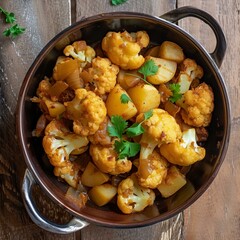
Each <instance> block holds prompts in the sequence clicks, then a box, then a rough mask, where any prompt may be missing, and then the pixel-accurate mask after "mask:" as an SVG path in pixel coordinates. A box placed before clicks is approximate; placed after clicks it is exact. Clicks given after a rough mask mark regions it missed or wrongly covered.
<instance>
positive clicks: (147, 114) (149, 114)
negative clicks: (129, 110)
mask: <svg viewBox="0 0 240 240" xmlns="http://www.w3.org/2000/svg"><path fill="white" fill-rule="evenodd" d="M143 115H144V121H145V120H148V119H149V118H150V117H151V116H152V115H153V110H152V109H150V110H148V111H147V112H145V113H144V114H143Z"/></svg>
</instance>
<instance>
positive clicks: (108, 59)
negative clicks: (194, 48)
mask: <svg viewBox="0 0 240 240" xmlns="http://www.w3.org/2000/svg"><path fill="white" fill-rule="evenodd" d="M203 75H204V72H203V68H202V67H201V66H199V65H198V63H197V62H196V61H195V60H194V59H190V58H188V56H185V53H184V51H183V49H182V48H181V46H179V45H178V44H176V43H174V42H171V41H164V42H162V43H161V44H159V45H152V44H151V43H150V38H149V35H148V33H147V32H146V31H138V32H134V33H129V32H127V31H123V32H108V33H107V34H106V35H105V36H104V38H103V39H102V41H101V43H100V44H96V45H95V46H90V45H88V43H87V42H86V41H85V40H82V39H81V40H79V41H75V42H73V43H72V44H69V45H67V46H65V47H64V49H63V53H62V56H59V57H58V59H57V61H56V64H55V66H54V68H53V71H52V75H51V76H46V77H44V79H42V80H41V81H40V82H39V85H38V88H37V91H36V95H35V96H33V97H32V99H31V101H32V102H34V103H36V105H37V106H38V107H39V109H40V111H41V116H40V117H39V119H38V121H37V123H36V128H35V129H34V130H33V136H34V137H37V138H41V142H42V147H43V149H44V152H45V155H46V157H47V159H48V161H49V163H50V165H51V167H52V169H53V174H54V175H55V176H56V177H57V178H58V179H59V180H60V181H63V182H66V184H68V190H67V192H66V196H68V197H71V198H72V199H73V201H76V202H78V203H79V205H80V206H81V207H84V206H85V204H86V203H87V201H91V202H92V203H93V204H95V205H97V206H99V207H102V206H104V205H107V204H113V205H114V206H116V209H118V210H119V211H121V212H122V213H124V214H131V213H135V212H141V211H143V210H144V209H145V208H146V207H148V206H151V205H153V204H154V201H155V199H156V197H161V198H163V199H166V198H168V197H170V196H172V195H173V194H175V193H176V192H177V191H178V190H179V189H181V188H182V187H183V186H184V185H185V184H186V183H187V177H186V173H187V172H188V171H189V169H190V168H191V165H192V164H194V163H196V162H197V161H201V160H203V159H204V157H205V155H206V150H205V148H204V143H205V142H206V141H207V138H208V126H209V124H210V122H211V117H212V112H213V109H214V95H213V91H212V89H211V87H210V86H209V85H208V84H206V83H205V82H204V81H203V80H202V78H203ZM37 106H36V107H37Z"/></svg>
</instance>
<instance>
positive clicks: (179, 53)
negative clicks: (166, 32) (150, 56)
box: [158, 41, 184, 63]
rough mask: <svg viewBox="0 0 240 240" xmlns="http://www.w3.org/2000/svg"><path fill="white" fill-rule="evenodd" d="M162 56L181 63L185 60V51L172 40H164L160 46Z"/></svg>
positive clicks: (160, 55)
mask: <svg viewBox="0 0 240 240" xmlns="http://www.w3.org/2000/svg"><path fill="white" fill-rule="evenodd" d="M158 57H160V58H163V59H166V60H170V61H174V62H176V63H181V62H182V61H183V60H184V53H183V50H182V48H181V47H180V46H179V45H178V44H176V43H174V42H170V41H164V42H163V43H162V44H161V46H160V48H159V56H158Z"/></svg>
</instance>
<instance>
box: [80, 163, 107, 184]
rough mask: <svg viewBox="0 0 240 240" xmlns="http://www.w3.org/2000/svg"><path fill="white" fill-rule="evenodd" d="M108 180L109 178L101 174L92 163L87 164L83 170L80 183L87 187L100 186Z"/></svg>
mask: <svg viewBox="0 0 240 240" xmlns="http://www.w3.org/2000/svg"><path fill="white" fill-rule="evenodd" d="M108 180H109V176H108V175H107V174H105V173H103V172H101V171H100V170H99V169H98V168H97V167H96V166H95V165H94V164H93V163H92V162H89V163H88V165H87V167H86V168H85V170H84V172H83V174H82V176H81V183H82V184H83V185H84V186H87V187H93V186H97V185H101V184H103V183H105V182H107V181H108Z"/></svg>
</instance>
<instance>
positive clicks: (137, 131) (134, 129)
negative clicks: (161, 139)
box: [126, 123, 144, 137]
mask: <svg viewBox="0 0 240 240" xmlns="http://www.w3.org/2000/svg"><path fill="white" fill-rule="evenodd" d="M142 133H144V128H143V127H142V125H141V123H134V124H133V125H132V126H131V127H129V128H128V129H127V130H126V134H127V136H128V137H136V136H139V135H141V134H142Z"/></svg>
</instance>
